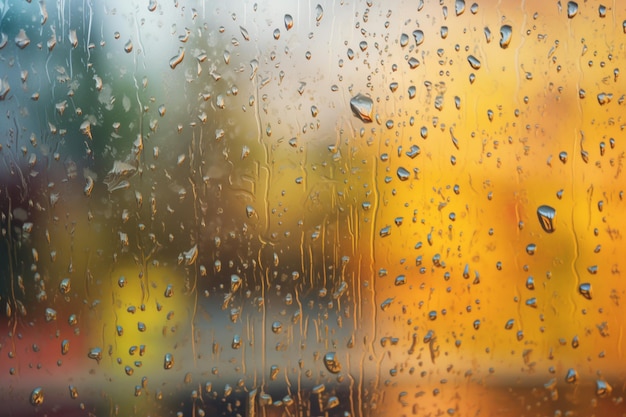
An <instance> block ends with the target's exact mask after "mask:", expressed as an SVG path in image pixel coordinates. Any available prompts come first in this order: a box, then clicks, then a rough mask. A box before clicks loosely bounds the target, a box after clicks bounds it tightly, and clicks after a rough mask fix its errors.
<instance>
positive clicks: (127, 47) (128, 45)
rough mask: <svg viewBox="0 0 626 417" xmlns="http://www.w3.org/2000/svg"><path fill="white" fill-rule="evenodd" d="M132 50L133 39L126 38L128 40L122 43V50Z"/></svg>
mask: <svg viewBox="0 0 626 417" xmlns="http://www.w3.org/2000/svg"><path fill="white" fill-rule="evenodd" d="M132 51H133V41H131V40H130V39H129V40H128V42H126V43H125V44H124V52H126V53H127V54H129V53H131V52H132Z"/></svg>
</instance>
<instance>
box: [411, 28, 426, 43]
mask: <svg viewBox="0 0 626 417" xmlns="http://www.w3.org/2000/svg"><path fill="white" fill-rule="evenodd" d="M413 38H415V46H420V45H421V44H422V43H424V32H423V31H421V30H419V29H418V30H414V31H413Z"/></svg>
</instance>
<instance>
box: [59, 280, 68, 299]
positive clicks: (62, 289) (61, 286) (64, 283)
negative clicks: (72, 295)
mask: <svg viewBox="0 0 626 417" xmlns="http://www.w3.org/2000/svg"><path fill="white" fill-rule="evenodd" d="M70 289H71V283H70V279H69V278H63V280H61V283H60V284H59V291H60V292H61V294H63V295H66V294H67V293H69V292H70Z"/></svg>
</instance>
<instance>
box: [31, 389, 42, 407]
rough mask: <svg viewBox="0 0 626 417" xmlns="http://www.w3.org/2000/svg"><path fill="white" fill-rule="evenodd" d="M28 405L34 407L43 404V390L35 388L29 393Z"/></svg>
mask: <svg viewBox="0 0 626 417" xmlns="http://www.w3.org/2000/svg"><path fill="white" fill-rule="evenodd" d="M30 403H31V404H32V405H34V406H37V405H41V404H42V403H43V388H41V387H37V388H35V389H34V390H33V391H32V392H31V393H30Z"/></svg>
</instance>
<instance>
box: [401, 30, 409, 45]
mask: <svg viewBox="0 0 626 417" xmlns="http://www.w3.org/2000/svg"><path fill="white" fill-rule="evenodd" d="M408 44H409V35H407V34H406V33H403V34H402V35H400V46H401V47H403V48H404V47H405V46H407V45H408Z"/></svg>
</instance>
